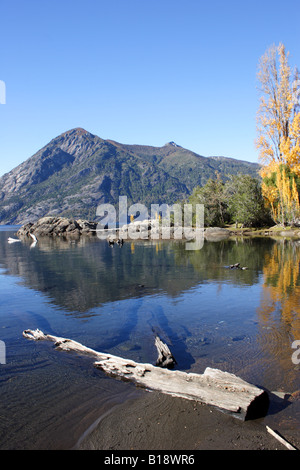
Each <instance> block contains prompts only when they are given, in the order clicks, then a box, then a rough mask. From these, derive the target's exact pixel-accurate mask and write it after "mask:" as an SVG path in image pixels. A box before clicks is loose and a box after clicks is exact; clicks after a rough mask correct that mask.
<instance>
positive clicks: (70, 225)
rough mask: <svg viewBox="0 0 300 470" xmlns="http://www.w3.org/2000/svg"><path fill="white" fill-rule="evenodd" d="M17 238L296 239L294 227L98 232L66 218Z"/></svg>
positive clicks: (152, 224)
mask: <svg viewBox="0 0 300 470" xmlns="http://www.w3.org/2000/svg"><path fill="white" fill-rule="evenodd" d="M17 236H19V237H21V238H32V237H33V238H34V237H37V238H44V237H50V238H56V237H58V238H65V239H68V238H72V239H74V238H75V239H78V238H80V237H81V236H87V237H95V236H97V237H98V238H99V239H102V240H107V241H111V242H116V241H130V242H134V241H143V240H151V241H156V240H175V241H177V240H178V241H179V240H183V241H194V240H196V241H199V242H201V241H203V240H204V239H205V240H207V241H219V240H220V241H221V240H225V239H228V238H231V237H248V238H251V237H272V238H282V237H284V238H285V237H289V238H295V239H300V228H298V227H281V226H274V227H263V228H236V227H233V226H226V227H205V228H199V229H195V228H193V227H181V226H175V227H174V226H167V227H164V226H161V225H159V224H158V221H156V220H144V221H136V222H132V223H130V224H127V225H125V226H123V227H120V228H117V227H116V228H113V229H108V228H105V229H98V228H97V222H90V221H87V220H83V219H77V220H76V219H69V218H66V217H43V218H41V219H39V220H38V221H37V222H35V223H31V222H29V223H27V224H25V225H22V226H21V227H20V228H19V230H18V231H17Z"/></svg>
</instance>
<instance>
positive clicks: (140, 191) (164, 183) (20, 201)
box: [0, 128, 259, 224]
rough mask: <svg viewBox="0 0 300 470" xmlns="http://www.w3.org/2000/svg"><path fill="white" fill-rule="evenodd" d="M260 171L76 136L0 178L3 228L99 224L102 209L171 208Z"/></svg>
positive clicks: (178, 150)
mask: <svg viewBox="0 0 300 470" xmlns="http://www.w3.org/2000/svg"><path fill="white" fill-rule="evenodd" d="M258 168H259V167H258V165H257V164H255V163H249V162H243V161H240V160H235V159H231V158H225V157H203V156H200V155H197V154H196V153H194V152H191V151H190V150H187V149H184V148H182V147H180V146H178V145H176V144H175V143H174V142H169V143H168V144H166V145H164V146H163V147H150V146H141V145H124V144H120V143H118V142H114V141H112V140H103V139H101V138H100V137H98V136H96V135H93V134H91V133H89V132H87V131H86V130H84V129H81V128H76V129H72V130H70V131H67V132H64V133H63V134H61V135H60V136H58V137H56V138H55V139H53V140H51V142H49V144H47V145H46V146H45V147H43V148H42V149H41V150H39V151H38V152H37V153H36V154H35V155H33V156H32V157H31V158H29V159H28V160H26V161H25V162H24V163H22V164H20V165H18V166H17V167H16V168H14V169H13V170H12V171H10V172H9V173H7V174H5V175H3V176H2V177H1V178H0V224H23V223H26V222H28V221H31V222H34V221H36V220H37V219H39V218H40V217H42V216H45V215H60V216H66V217H74V218H88V219H90V220H92V219H94V217H95V213H96V208H97V206H98V204H100V203H103V202H109V203H115V204H117V203H118V198H119V196H127V197H128V204H132V203H135V202H140V203H143V204H145V205H147V206H148V207H149V209H150V205H151V204H154V203H157V204H161V203H168V204H172V203H174V202H175V201H177V200H179V199H182V198H184V197H186V196H187V195H188V194H190V192H191V191H192V190H193V188H194V187H195V186H197V185H200V186H202V185H203V184H205V183H206V181H207V180H208V178H210V177H214V176H215V172H216V171H218V172H219V173H220V174H221V176H222V177H223V178H224V179H226V175H228V174H236V173H248V174H252V175H257V171H258Z"/></svg>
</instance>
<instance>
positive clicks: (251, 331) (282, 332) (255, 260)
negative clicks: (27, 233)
mask: <svg viewBox="0 0 300 470" xmlns="http://www.w3.org/2000/svg"><path fill="white" fill-rule="evenodd" d="M15 232H16V228H15V227H1V230H0V340H1V341H2V342H4V344H5V352H6V355H5V362H6V363H5V364H0V390H1V404H0V448H1V449H40V448H44V449H60V448H72V447H73V446H74V445H75V444H76V442H77V441H78V439H79V438H80V436H81V435H82V433H83V432H84V431H85V430H86V429H87V428H88V427H89V426H90V425H91V424H92V423H93V422H94V421H95V420H96V419H97V418H98V417H99V416H101V415H103V414H104V413H106V412H107V411H108V410H110V409H111V408H112V407H113V406H115V405H116V404H118V403H120V402H122V401H123V400H125V399H127V398H129V397H131V398H132V397H135V396H139V394H141V393H146V392H144V391H141V390H138V389H136V388H135V386H134V385H133V384H128V383H125V382H121V381H118V380H115V379H114V378H111V377H107V376H106V375H105V374H104V373H103V372H101V371H100V370H97V369H95V368H94V367H93V363H92V360H91V359H88V358H81V357H78V356H75V355H73V354H67V353H62V352H57V351H55V350H54V349H53V344H52V343H49V342H32V341H28V340H27V339H25V338H23V336H22V332H23V330H25V329H28V328H30V329H35V328H39V329H41V330H42V331H43V332H45V333H50V334H54V335H57V336H64V337H67V338H71V339H74V340H76V341H79V342H81V343H83V344H84V345H86V346H89V347H91V348H93V349H96V350H98V351H103V352H108V353H111V354H115V355H118V356H122V357H126V358H131V359H134V360H135V361H139V362H150V363H155V361H156V358H157V353H156V349H155V346H154V337H155V336H154V332H158V333H159V334H160V336H161V338H162V339H164V340H165V341H166V342H167V343H168V344H169V346H170V348H171V350H172V352H173V354H174V356H175V358H176V360H177V363H178V365H177V368H178V369H180V370H186V371H192V372H198V373H202V372H203V371H204V370H205V368H206V367H207V366H209V367H215V368H218V369H221V370H224V371H228V372H232V373H235V374H236V375H238V376H240V377H241V378H243V379H244V380H246V381H248V382H251V383H254V384H256V385H258V386H260V387H262V388H265V389H267V390H268V391H276V392H285V393H288V394H293V395H292V397H290V398H289V400H288V401H283V402H280V404H279V405H276V407H277V408H276V407H275V408H274V406H273V405H272V406H271V407H270V412H269V414H268V416H267V417H265V418H263V420H265V421H266V422H268V423H271V424H273V427H275V428H277V429H280V430H281V431H283V432H284V430H285V429H289V430H290V429H292V430H293V432H294V434H295V433H297V435H299V429H300V428H299V424H300V399H299V397H300V392H299V390H300V378H299V370H300V366H299V365H297V364H296V363H294V362H293V361H292V354H293V353H294V352H295V350H293V349H292V343H293V341H295V340H300V275H299V263H300V243H299V242H297V241H290V240H279V241H276V240H272V239H269V238H252V239H241V238H237V239H230V240H226V241H220V242H205V243H204V246H203V248H202V249H201V250H199V251H186V250H185V243H184V242H178V241H176V242H172V241H165V242H162V241H157V242H147V241H143V242H137V241H135V242H134V243H131V242H130V241H127V242H126V243H125V244H124V245H123V246H122V247H119V246H117V245H115V246H113V247H110V246H108V244H107V243H106V242H105V241H101V240H98V239H97V238H96V237H95V238H92V239H87V238H81V239H80V241H78V242H70V241H63V240H51V239H45V240H40V241H39V243H38V244H37V245H35V246H32V245H31V242H30V240H28V241H26V242H21V243H13V244H9V243H8V241H7V239H8V237H9V236H14V233H15ZM236 262H239V263H241V266H247V267H248V269H247V270H244V271H242V270H236V269H229V267H228V266H229V265H230V264H234V263H236ZM2 344H3V343H2ZM298 357H299V358H300V354H299V355H298ZM2 362H4V361H3V360H2Z"/></svg>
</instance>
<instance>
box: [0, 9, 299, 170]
mask: <svg viewBox="0 0 300 470" xmlns="http://www.w3.org/2000/svg"><path fill="white" fill-rule="evenodd" d="M299 13H300V2H299V0H286V1H285V2H283V1H278V0H272V1H270V0H260V1H257V0H252V1H248V2H241V1H235V0H228V1H227V2H226V1H224V0H210V1H209V2H208V1H202V0H185V1H183V0H180V1H179V0H151V1H148V0H84V1H83V0H59V1H58V0H1V4H0V14H1V27H0V45H1V46H0V47H1V62H0V80H3V81H4V82H5V83H6V104H5V105H2V104H0V175H2V174H4V173H6V172H8V171H10V170H11V169H12V168H14V167H15V166H16V165H18V164H19V163H21V162H22V161H24V160H26V159H27V158H29V157H30V156H31V155H33V154H34V153H35V152H36V151H37V150H39V149H40V148H41V147H43V146H44V145H45V144H47V143H48V142H49V141H50V140H51V139H52V138H54V137H56V136H57V135H59V134H61V133H62V132H65V131H66V130H69V129H72V128H74V127H83V128H85V129H86V130H88V131H90V132H92V133H94V134H97V135H98V136H100V137H102V138H104V139H113V140H116V141H119V142H122V143H128V144H135V143H137V144H145V145H153V146H162V145H164V144H165V143H166V142H169V141H175V142H176V143H177V144H179V145H181V146H183V147H186V148H188V149H190V150H193V151H195V152H197V153H199V154H201V155H204V156H210V155H224V156H227V157H233V158H238V159H242V160H248V161H257V158H258V155H257V151H256V149H255V146H254V140H255V137H256V112H257V108H258V96H259V94H258V90H257V85H258V83H257V80H256V73H257V64H258V61H259V58H260V57H261V56H262V55H263V54H264V52H265V51H266V49H267V48H268V47H269V46H271V45H272V44H279V43H280V42H282V43H284V44H285V46H286V49H287V50H288V51H289V52H290V65H292V66H294V65H297V66H298V67H299V68H300V50H299V45H300V28H299Z"/></svg>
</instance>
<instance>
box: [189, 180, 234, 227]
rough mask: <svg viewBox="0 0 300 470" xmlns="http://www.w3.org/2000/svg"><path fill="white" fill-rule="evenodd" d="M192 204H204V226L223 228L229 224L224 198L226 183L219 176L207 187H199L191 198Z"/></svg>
mask: <svg viewBox="0 0 300 470" xmlns="http://www.w3.org/2000/svg"><path fill="white" fill-rule="evenodd" d="M189 203H190V204H204V225H205V226H206V227H212V226H218V227H220V226H221V227H223V226H224V225H225V223H226V222H228V213H227V205H226V202H225V198H224V183H223V181H222V180H221V177H220V176H219V174H217V177H216V179H212V178H210V179H209V180H208V181H207V183H206V185H205V186H203V187H202V188H200V187H199V186H197V187H196V188H195V189H194V191H193V193H192V194H191V196H190V198H189Z"/></svg>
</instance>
